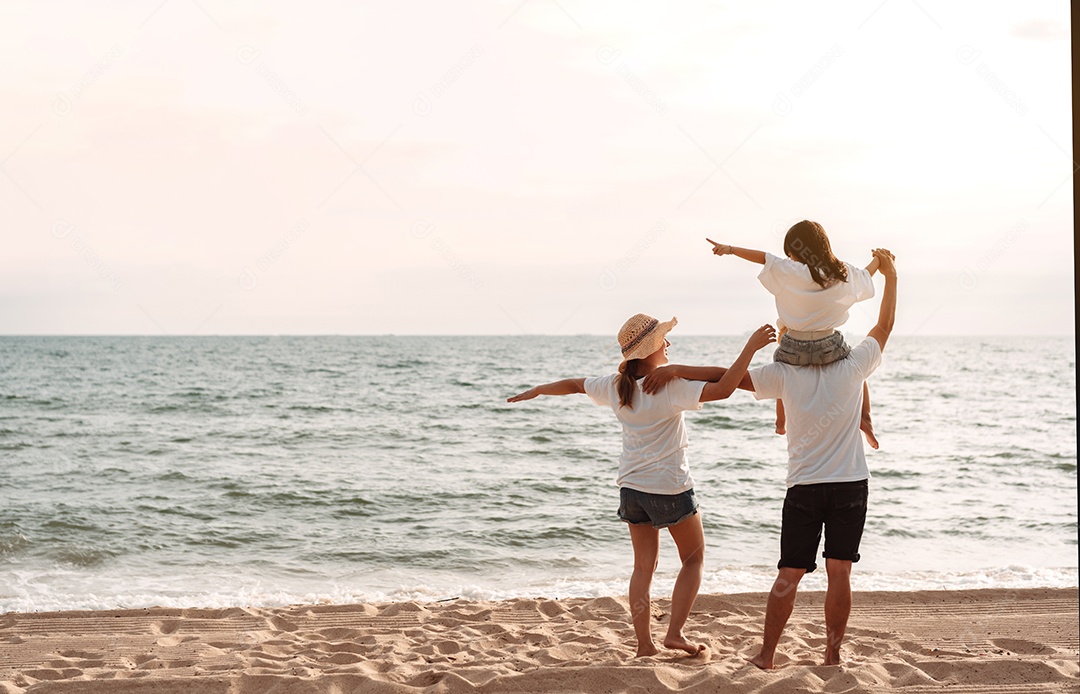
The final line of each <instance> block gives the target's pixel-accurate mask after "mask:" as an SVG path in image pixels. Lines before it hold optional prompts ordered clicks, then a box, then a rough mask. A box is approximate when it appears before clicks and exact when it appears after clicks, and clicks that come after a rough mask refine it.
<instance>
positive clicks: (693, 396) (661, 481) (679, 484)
mask: <svg viewBox="0 0 1080 694" xmlns="http://www.w3.org/2000/svg"><path fill="white" fill-rule="evenodd" d="M618 378H619V374H612V375H610V376H598V377H596V378H586V379H585V393H586V394H587V395H588V396H589V397H590V398H591V399H592V401H593V402H595V403H596V404H597V405H604V406H607V407H610V408H611V409H612V411H614V412H615V416H616V417H618V419H619V422H621V423H622V443H623V445H622V455H620V456H619V477H618V479H617V480H616V484H618V485H619V486H620V487H629V488H630V489H636V490H638V491H639V492H649V493H651V494H681V493H683V492H685V491H686V490H688V489H692V488H693V486H694V478H693V477H691V476H690V462H689V460H688V459H687V457H686V447H687V446H688V445H689V443H690V441H689V439H688V438H687V436H686V425H685V424H684V423H683V415H682V413H683V411H684V410H700V409H701V391H702V390H703V389H704V388H705V383H704V381H687V380H684V379H681V378H676V379H673V380H672V381H671V382H670V383H668V384H667V385H666V386H665V387H664V389H663V390H661V391H660V392H659V393H656V394H655V395H648V394H646V393H644V392H642V390H641V380H640V379H639V380H638V392H637V393H635V394H634V406H633V409H631V408H629V407H619V390H618V386H617V384H618Z"/></svg>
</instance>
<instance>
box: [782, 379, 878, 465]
mask: <svg viewBox="0 0 1080 694" xmlns="http://www.w3.org/2000/svg"><path fill="white" fill-rule="evenodd" d="M777 402H779V400H778V401H777ZM859 429H861V430H862V433H863V434H864V435H865V436H866V442H867V443H868V444H870V448H873V449H874V450H877V447H878V440H877V436H875V435H874V423H873V422H872V421H871V420H870V388H869V387H868V386H867V385H866V381H863V384H862V418H861V420H860V422H859Z"/></svg>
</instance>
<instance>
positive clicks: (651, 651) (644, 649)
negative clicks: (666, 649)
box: [634, 641, 660, 658]
mask: <svg viewBox="0 0 1080 694" xmlns="http://www.w3.org/2000/svg"><path fill="white" fill-rule="evenodd" d="M659 652H660V649H659V648H657V647H656V644H654V643H653V642H652V641H650V642H648V643H645V644H641V643H639V644H638V647H637V655H635V656H634V657H635V658H647V657H648V656H650V655H656V654H657V653H659Z"/></svg>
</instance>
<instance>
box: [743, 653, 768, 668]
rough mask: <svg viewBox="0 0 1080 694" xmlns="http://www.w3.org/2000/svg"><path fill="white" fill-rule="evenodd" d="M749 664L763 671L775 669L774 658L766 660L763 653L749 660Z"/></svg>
mask: <svg viewBox="0 0 1080 694" xmlns="http://www.w3.org/2000/svg"><path fill="white" fill-rule="evenodd" d="M747 662H749V663H752V664H754V665H756V666H758V667H759V668H761V669H762V670H772V669H773V662H772V658H766V657H765V655H764V654H763V653H758V654H757V655H755V656H754V657H753V658H748V659H747Z"/></svg>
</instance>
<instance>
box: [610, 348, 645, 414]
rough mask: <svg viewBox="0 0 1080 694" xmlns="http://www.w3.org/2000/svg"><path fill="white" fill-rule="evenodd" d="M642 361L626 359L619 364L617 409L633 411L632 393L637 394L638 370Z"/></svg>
mask: <svg viewBox="0 0 1080 694" xmlns="http://www.w3.org/2000/svg"><path fill="white" fill-rule="evenodd" d="M644 361H645V360H644V359H628V360H626V361H624V362H623V363H622V364H619V382H618V384H616V385H617V387H618V390H619V407H629V408H630V409H631V410H632V409H634V393H636V392H637V380H638V379H639V378H640V376H639V375H638V370H639V369H640V368H641V365H642V363H643V362H644Z"/></svg>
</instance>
